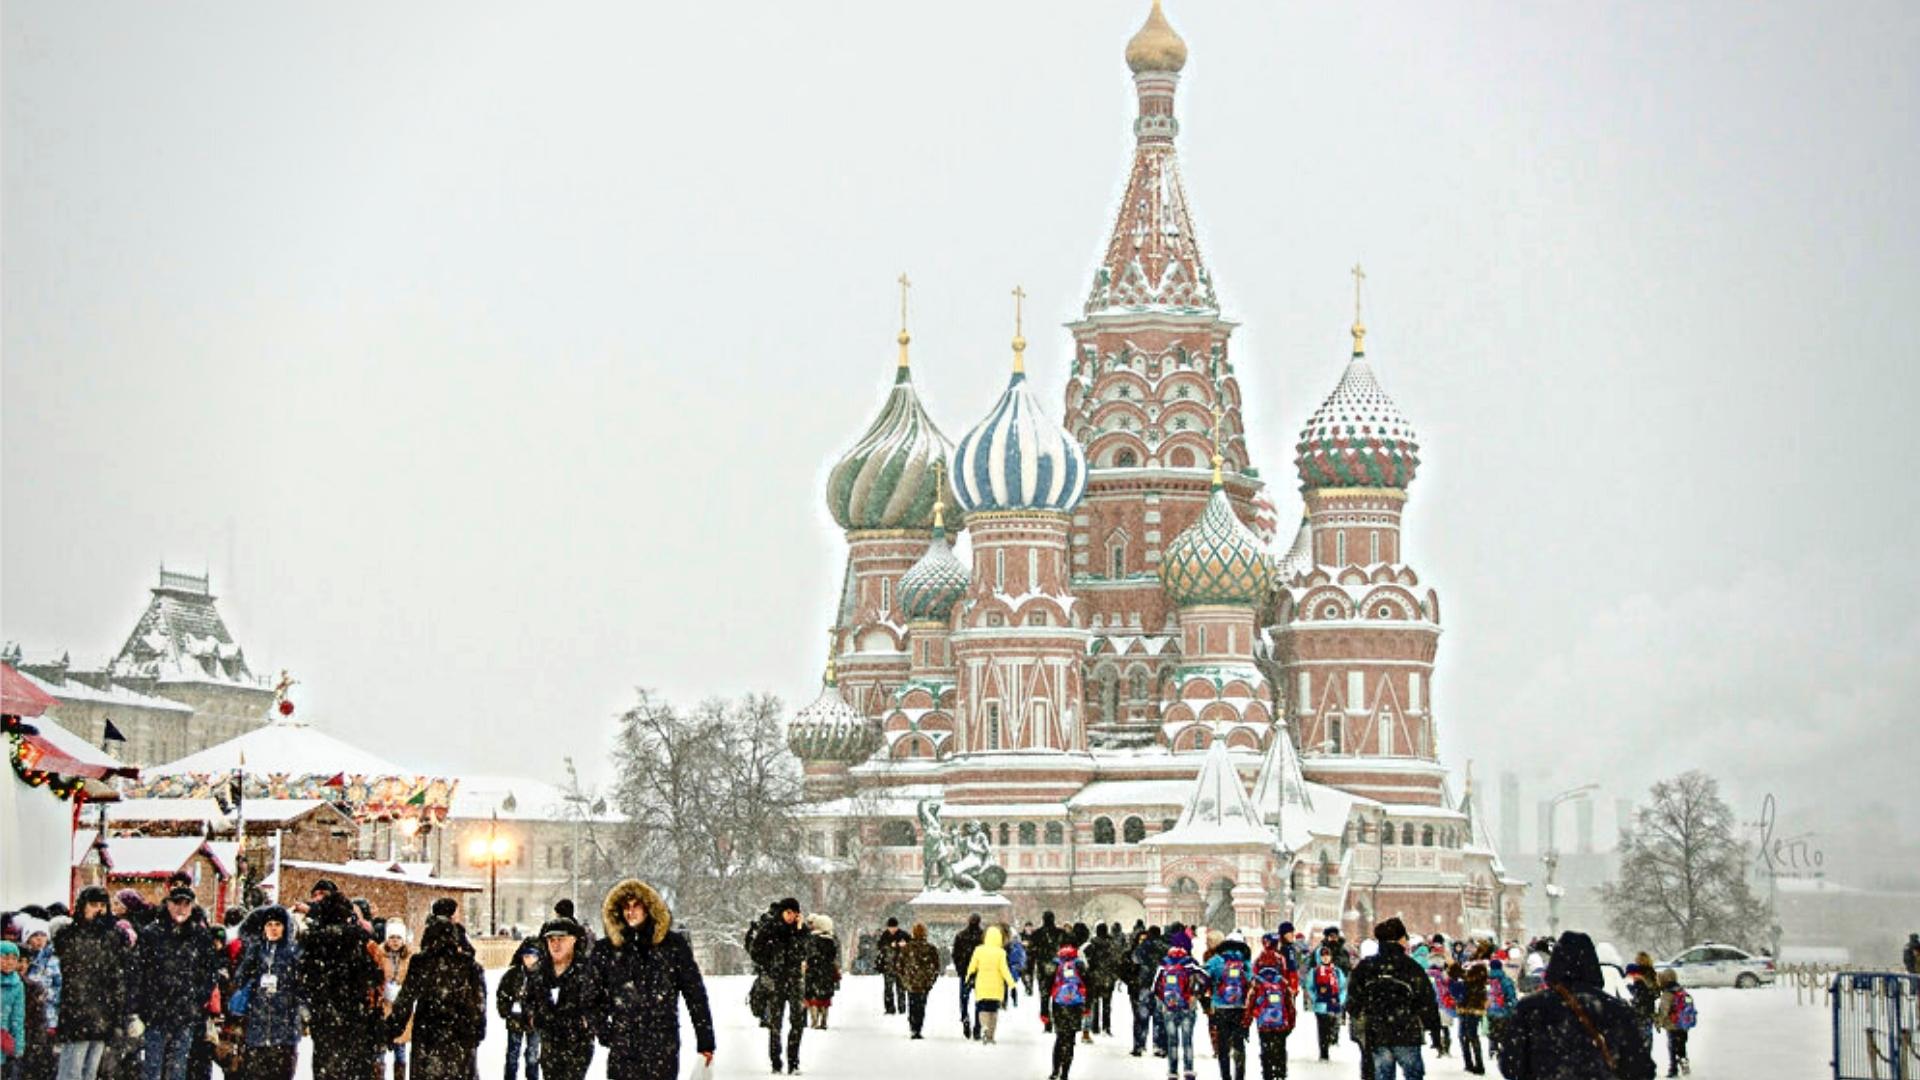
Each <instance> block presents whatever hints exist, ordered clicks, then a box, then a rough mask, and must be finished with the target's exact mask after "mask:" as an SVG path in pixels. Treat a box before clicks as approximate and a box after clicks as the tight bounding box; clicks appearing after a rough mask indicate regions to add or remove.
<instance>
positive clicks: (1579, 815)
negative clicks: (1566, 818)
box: [1573, 799, 1593, 855]
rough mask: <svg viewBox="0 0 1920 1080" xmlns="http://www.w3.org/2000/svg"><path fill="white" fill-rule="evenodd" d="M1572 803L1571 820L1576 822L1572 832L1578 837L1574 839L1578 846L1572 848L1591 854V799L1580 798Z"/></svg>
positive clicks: (1581, 852) (1584, 853) (1583, 853)
mask: <svg viewBox="0 0 1920 1080" xmlns="http://www.w3.org/2000/svg"><path fill="white" fill-rule="evenodd" d="M1573 805H1574V819H1573V820H1574V821H1575V822H1577V823H1578V826H1577V829H1576V831H1575V833H1574V835H1575V836H1576V837H1577V838H1578V839H1577V840H1576V844H1577V845H1578V846H1576V847H1575V848H1574V850H1575V851H1578V852H1579V853H1580V854H1582V855H1591V854H1593V800H1592V799H1581V800H1580V801H1579V802H1576V803H1574V804H1573Z"/></svg>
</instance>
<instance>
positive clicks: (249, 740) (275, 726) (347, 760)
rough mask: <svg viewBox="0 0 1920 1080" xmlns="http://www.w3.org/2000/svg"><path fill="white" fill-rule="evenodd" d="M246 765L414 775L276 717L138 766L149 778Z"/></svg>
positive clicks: (297, 772) (269, 770)
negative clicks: (161, 762)
mask: <svg viewBox="0 0 1920 1080" xmlns="http://www.w3.org/2000/svg"><path fill="white" fill-rule="evenodd" d="M242 768H244V769H245V773H246V775H247V776H257V777H267V776H274V775H283V776H292V777H302V776H332V775H334V774H335V773H345V774H347V775H348V776H417V775H420V774H419V772H418V770H415V769H409V768H405V767H403V766H400V765H396V764H394V763H393V762H391V761H388V760H387V759H385V758H383V757H380V756H379V755H378V754H372V753H368V752H367V751H365V750H362V749H360V748H359V747H357V746H354V745H353V744H352V743H348V742H343V741H341V740H339V739H336V738H334V737H333V736H331V735H329V734H327V733H326V732H324V731H321V730H319V729H318V728H315V727H313V726H311V725H309V724H307V723H305V722H304V721H299V720H291V719H289V720H278V721H275V722H274V723H271V724H268V725H266V726H265V727H259V728H255V729H253V730H252V731H249V732H246V733H245V734H242V735H238V736H235V737H234V738H231V739H228V740H227V741H226V742H223V743H221V744H219V745H218V746H210V747H208V748H206V749H205V750H201V751H199V752H198V753H193V754H188V755H187V756H186V757H183V758H181V759H179V760H178V761H171V762H168V763H167V764H165V765H156V766H153V767H152V768H149V769H143V770H141V773H142V776H143V777H144V778H146V779H148V780H153V779H158V778H160V777H166V776H219V775H225V774H231V773H233V772H235V771H236V770H240V769H242Z"/></svg>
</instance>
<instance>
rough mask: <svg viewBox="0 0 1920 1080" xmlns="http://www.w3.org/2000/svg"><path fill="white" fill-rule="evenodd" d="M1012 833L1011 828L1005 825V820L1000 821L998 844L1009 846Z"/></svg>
mask: <svg viewBox="0 0 1920 1080" xmlns="http://www.w3.org/2000/svg"><path fill="white" fill-rule="evenodd" d="M1012 835H1013V830H1012V829H1010V828H1009V827H1008V826H1007V823H1006V822H1004V821H1003V822H1001V823H1000V846H1001V847H1009V846H1011V837H1012Z"/></svg>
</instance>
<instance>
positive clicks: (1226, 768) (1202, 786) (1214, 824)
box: [1144, 739, 1275, 846]
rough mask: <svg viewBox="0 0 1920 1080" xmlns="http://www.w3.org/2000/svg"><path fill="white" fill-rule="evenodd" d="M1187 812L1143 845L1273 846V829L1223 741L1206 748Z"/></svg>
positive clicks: (1188, 800)
mask: <svg viewBox="0 0 1920 1080" xmlns="http://www.w3.org/2000/svg"><path fill="white" fill-rule="evenodd" d="M1190 790H1191V793H1190V794H1189V795H1188V797H1187V806H1186V809H1185V810H1183V811H1181V813H1180V821H1179V823H1178V824H1176V825H1175V826H1174V827H1173V828H1172V829H1170V830H1168V831H1166V832H1163V833H1160V834H1159V835H1157V836H1150V837H1148V838H1147V839H1146V840H1145V841H1144V842H1145V843H1148V844H1156V845H1161V846H1187V845H1221V844H1262V845H1266V844H1271V843H1273V841H1274V839H1275V838H1274V835H1273V832H1272V830H1270V829H1268V828H1267V827H1266V826H1265V825H1263V824H1261V822H1260V811H1259V810H1258V809H1256V808H1255V807H1254V805H1253V800H1252V799H1251V798H1249V797H1248V796H1247V788H1246V784H1245V783H1243V782H1242V781H1241V779H1240V771H1239V770H1238V769H1236V768H1234V765H1233V758H1232V757H1231V756H1230V755H1229V754H1228V753H1227V744H1226V742H1225V741H1224V740H1220V739H1216V740H1214V742H1213V744H1212V745H1211V746H1209V747H1208V748H1207V758H1206V760H1205V761H1204V762H1203V763H1201V766H1200V775H1199V776H1197V777H1195V778H1194V782H1193V787H1192V788H1191V789H1190Z"/></svg>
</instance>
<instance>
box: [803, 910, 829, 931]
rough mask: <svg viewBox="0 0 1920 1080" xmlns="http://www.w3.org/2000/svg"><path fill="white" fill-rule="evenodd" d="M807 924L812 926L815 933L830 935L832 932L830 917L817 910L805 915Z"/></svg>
mask: <svg viewBox="0 0 1920 1080" xmlns="http://www.w3.org/2000/svg"><path fill="white" fill-rule="evenodd" d="M807 925H808V926H810V927H812V928H813V932H814V933H816V934H827V935H831V934H832V933H833V919H832V917H830V916H827V915H823V914H821V913H820V912H818V911H816V912H814V913H813V914H811V915H809V916H807Z"/></svg>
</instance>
